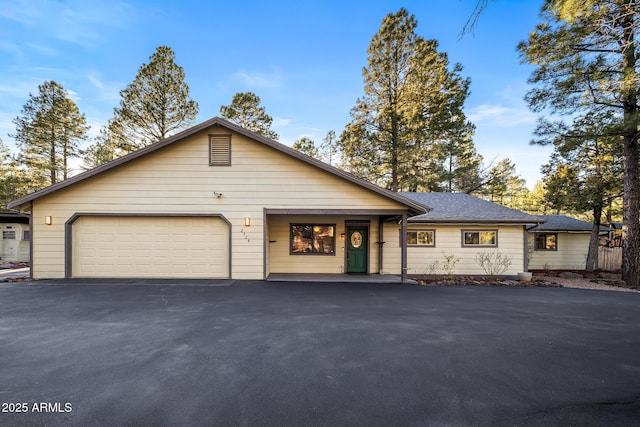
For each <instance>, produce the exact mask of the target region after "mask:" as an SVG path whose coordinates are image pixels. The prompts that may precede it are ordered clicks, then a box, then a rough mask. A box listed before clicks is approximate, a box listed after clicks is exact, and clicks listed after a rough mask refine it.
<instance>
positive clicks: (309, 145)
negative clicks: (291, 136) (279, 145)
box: [291, 136, 321, 160]
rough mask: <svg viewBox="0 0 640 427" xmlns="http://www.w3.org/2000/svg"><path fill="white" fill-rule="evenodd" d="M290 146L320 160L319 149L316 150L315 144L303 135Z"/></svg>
mask: <svg viewBox="0 0 640 427" xmlns="http://www.w3.org/2000/svg"><path fill="white" fill-rule="evenodd" d="M291 148H293V149H294V150H298V151H300V152H301V153H304V154H306V155H307V156H311V157H315V158H316V159H318V160H321V158H320V157H321V156H320V150H318V147H316V144H315V143H314V142H313V141H312V140H311V139H310V138H307V137H306V136H303V137H302V138H300V139H298V140H297V141H295V142H294V143H293V145H292V146H291Z"/></svg>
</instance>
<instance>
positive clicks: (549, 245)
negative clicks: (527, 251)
mask: <svg viewBox="0 0 640 427" xmlns="http://www.w3.org/2000/svg"><path fill="white" fill-rule="evenodd" d="M535 236H536V251H557V250H558V233H553V234H536V235H535Z"/></svg>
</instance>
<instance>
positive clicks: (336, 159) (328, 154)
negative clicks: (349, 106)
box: [320, 130, 342, 167]
mask: <svg viewBox="0 0 640 427" xmlns="http://www.w3.org/2000/svg"><path fill="white" fill-rule="evenodd" d="M320 151H321V155H322V159H323V160H324V161H325V162H326V163H328V164H330V165H331V166H336V165H338V167H342V165H341V163H342V162H341V154H342V153H341V151H340V143H339V141H338V138H337V137H336V133H335V132H334V131H332V130H330V131H329V132H327V135H326V136H325V137H324V138H322V144H321V145H320Z"/></svg>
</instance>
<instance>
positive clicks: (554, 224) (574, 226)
mask: <svg viewBox="0 0 640 427" xmlns="http://www.w3.org/2000/svg"><path fill="white" fill-rule="evenodd" d="M538 216H539V217H540V218H543V219H545V220H546V221H547V222H545V223H544V224H538V225H536V226H535V227H531V228H530V229H529V230H530V231H572V232H585V233H590V232H591V229H592V228H593V225H592V224H591V223H590V222H586V221H580V220H579V219H575V218H571V217H568V216H564V215H538ZM608 230H609V229H608V228H607V227H605V226H603V225H601V226H600V231H608Z"/></svg>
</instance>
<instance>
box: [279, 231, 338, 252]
mask: <svg viewBox="0 0 640 427" xmlns="http://www.w3.org/2000/svg"><path fill="white" fill-rule="evenodd" d="M290 253H291V255H335V254H336V226H335V224H291V252H290Z"/></svg>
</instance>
